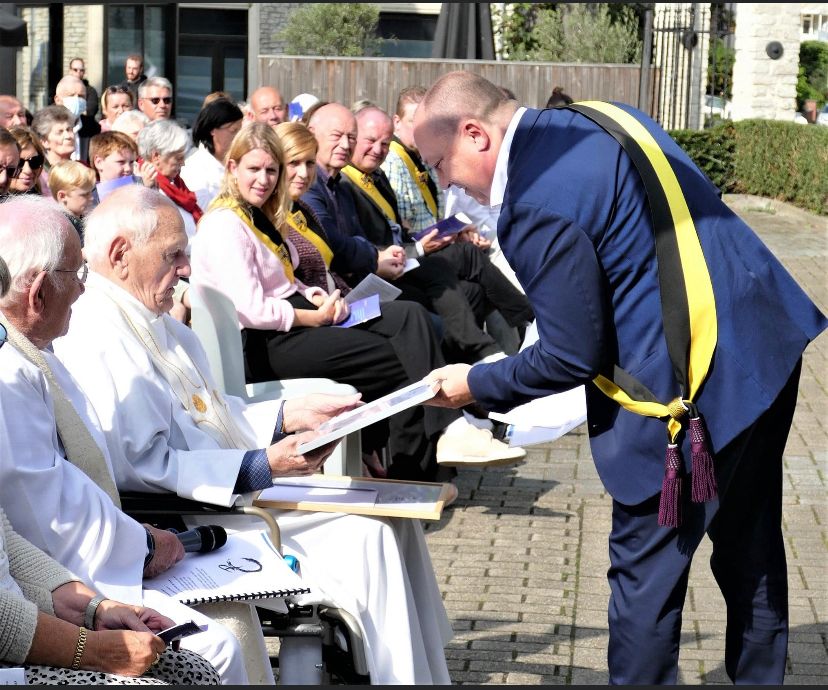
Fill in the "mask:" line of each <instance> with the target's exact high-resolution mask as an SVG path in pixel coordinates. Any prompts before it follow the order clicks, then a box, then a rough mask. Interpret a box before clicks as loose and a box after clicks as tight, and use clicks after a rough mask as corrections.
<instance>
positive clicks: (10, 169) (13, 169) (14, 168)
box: [0, 163, 20, 177]
mask: <svg viewBox="0 0 828 690" xmlns="http://www.w3.org/2000/svg"><path fill="white" fill-rule="evenodd" d="M18 170H20V164H19V163H18V164H17V165H0V171H5V173H6V175H7V176H8V177H17V174H18Z"/></svg>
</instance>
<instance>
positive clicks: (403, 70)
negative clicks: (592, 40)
mask: <svg viewBox="0 0 828 690" xmlns="http://www.w3.org/2000/svg"><path fill="white" fill-rule="evenodd" d="M458 69H463V70H468V71H470V72H475V73H477V74H480V75H482V76H484V77H486V78H487V79H489V80H490V81H492V82H494V83H495V84H498V85H500V86H505V87H507V88H509V89H511V90H512V91H513V92H514V93H515V95H516V96H517V99H518V102H519V103H521V105H526V106H529V107H543V106H545V105H546V100H547V99H548V98H549V95H550V94H551V93H552V89H553V88H554V87H556V86H561V87H563V90H564V91H565V92H566V93H567V94H569V95H570V96H572V97H573V98H574V99H575V100H587V99H597V100H608V101H620V102H622V103H628V104H630V105H633V106H638V103H639V98H638V92H639V78H640V67H639V66H638V65H614V64H581V63H550V62H508V61H504V62H498V61H490V60H437V59H420V60H409V59H403V58H329V57H312V56H294V55H260V56H259V75H260V76H259V81H260V83H259V84H257V85H256V86H260V85H263V84H266V85H268V86H274V87H276V88H277V89H279V91H280V92H281V93H282V95H283V96H284V97H285V98H286V99H291V98H293V97H294V96H296V95H298V94H300V93H310V94H313V95H314V96H316V97H317V98H319V99H321V100H324V101H337V102H339V103H344V104H345V105H348V106H350V105H351V104H352V103H354V102H355V101H358V100H362V99H368V100H371V101H373V102H374V103H376V104H377V105H379V106H380V107H382V108H384V109H385V110H386V111H388V112H392V111H393V109H394V107H395V105H396V102H397V94H398V93H399V92H400V90H401V89H403V88H405V87H407V86H414V85H422V86H425V87H429V86H430V85H431V84H433V83H434V82H435V81H436V80H437V78H439V77H440V76H441V75H442V74H444V73H446V72H450V71H452V70H458ZM649 83H650V84H652V85H654V86H653V87H652V88H651V93H650V97H649V99H648V103H649V106H648V107H647V108H645V110H647V111H648V112H649V113H650V114H652V113H653V112H654V104H655V103H656V102H657V98H656V96H657V94H656V93H655V91H656V89H657V86H655V85H657V84H658V83H659V79H658V74H657V73H656V74H652V75H651V77H650V79H649ZM254 88H255V87H254ZM250 90H251V91H252V90H253V89H252V88H251V89H250Z"/></svg>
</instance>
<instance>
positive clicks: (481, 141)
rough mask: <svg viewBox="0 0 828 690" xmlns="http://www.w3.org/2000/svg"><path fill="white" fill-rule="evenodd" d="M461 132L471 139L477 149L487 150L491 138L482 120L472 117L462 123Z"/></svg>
mask: <svg viewBox="0 0 828 690" xmlns="http://www.w3.org/2000/svg"><path fill="white" fill-rule="evenodd" d="M460 133H461V134H462V135H463V136H464V137H467V138H468V139H470V140H471V142H472V144H473V146H474V148H475V150H476V151H487V150H488V149H489V147H490V146H491V138H490V137H489V133H488V132H487V131H486V128H485V127H484V126H483V125H482V123H481V122H480V120H475V119H473V118H470V119H468V120H465V121H464V122H463V123H462V124H461V125H460Z"/></svg>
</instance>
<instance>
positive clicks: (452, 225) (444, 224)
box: [414, 213, 472, 240]
mask: <svg viewBox="0 0 828 690" xmlns="http://www.w3.org/2000/svg"><path fill="white" fill-rule="evenodd" d="M471 222H472V220H471V218H469V217H468V216H467V215H466V214H465V213H455V214H454V215H453V216H449V217H448V218H443V220H438V221H437V222H436V223H434V224H433V225H429V226H428V227H427V228H426V229H425V230H420V232H418V233H417V234H416V235H414V239H415V240H421V239H423V237H425V236H426V235H428V233H430V232H431V231H432V230H434V229H435V228H436V229H437V230H438V232H437V237H448V236H449V235H456V234H457V233H458V232H460V231H461V230H462V229H463V228H465V227H466V226H467V225H470V224H471Z"/></svg>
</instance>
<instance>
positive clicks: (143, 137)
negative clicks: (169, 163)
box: [138, 120, 190, 160]
mask: <svg viewBox="0 0 828 690" xmlns="http://www.w3.org/2000/svg"><path fill="white" fill-rule="evenodd" d="M189 147H190V137H189V135H188V134H187V131H186V130H185V129H184V128H183V127H181V126H180V125H178V124H177V123H176V122H175V120H154V121H153V122H150V123H149V124H148V125H147V126H146V127H144V129H142V130H141V131H140V132H138V154H139V155H140V156H141V158H143V159H144V160H149V159H150V156H152V154H153V153H158V154H160V155H162V156H166V155H167V154H168V153H173V152H174V151H184V153H186V152H187V149H188V148H189Z"/></svg>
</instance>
